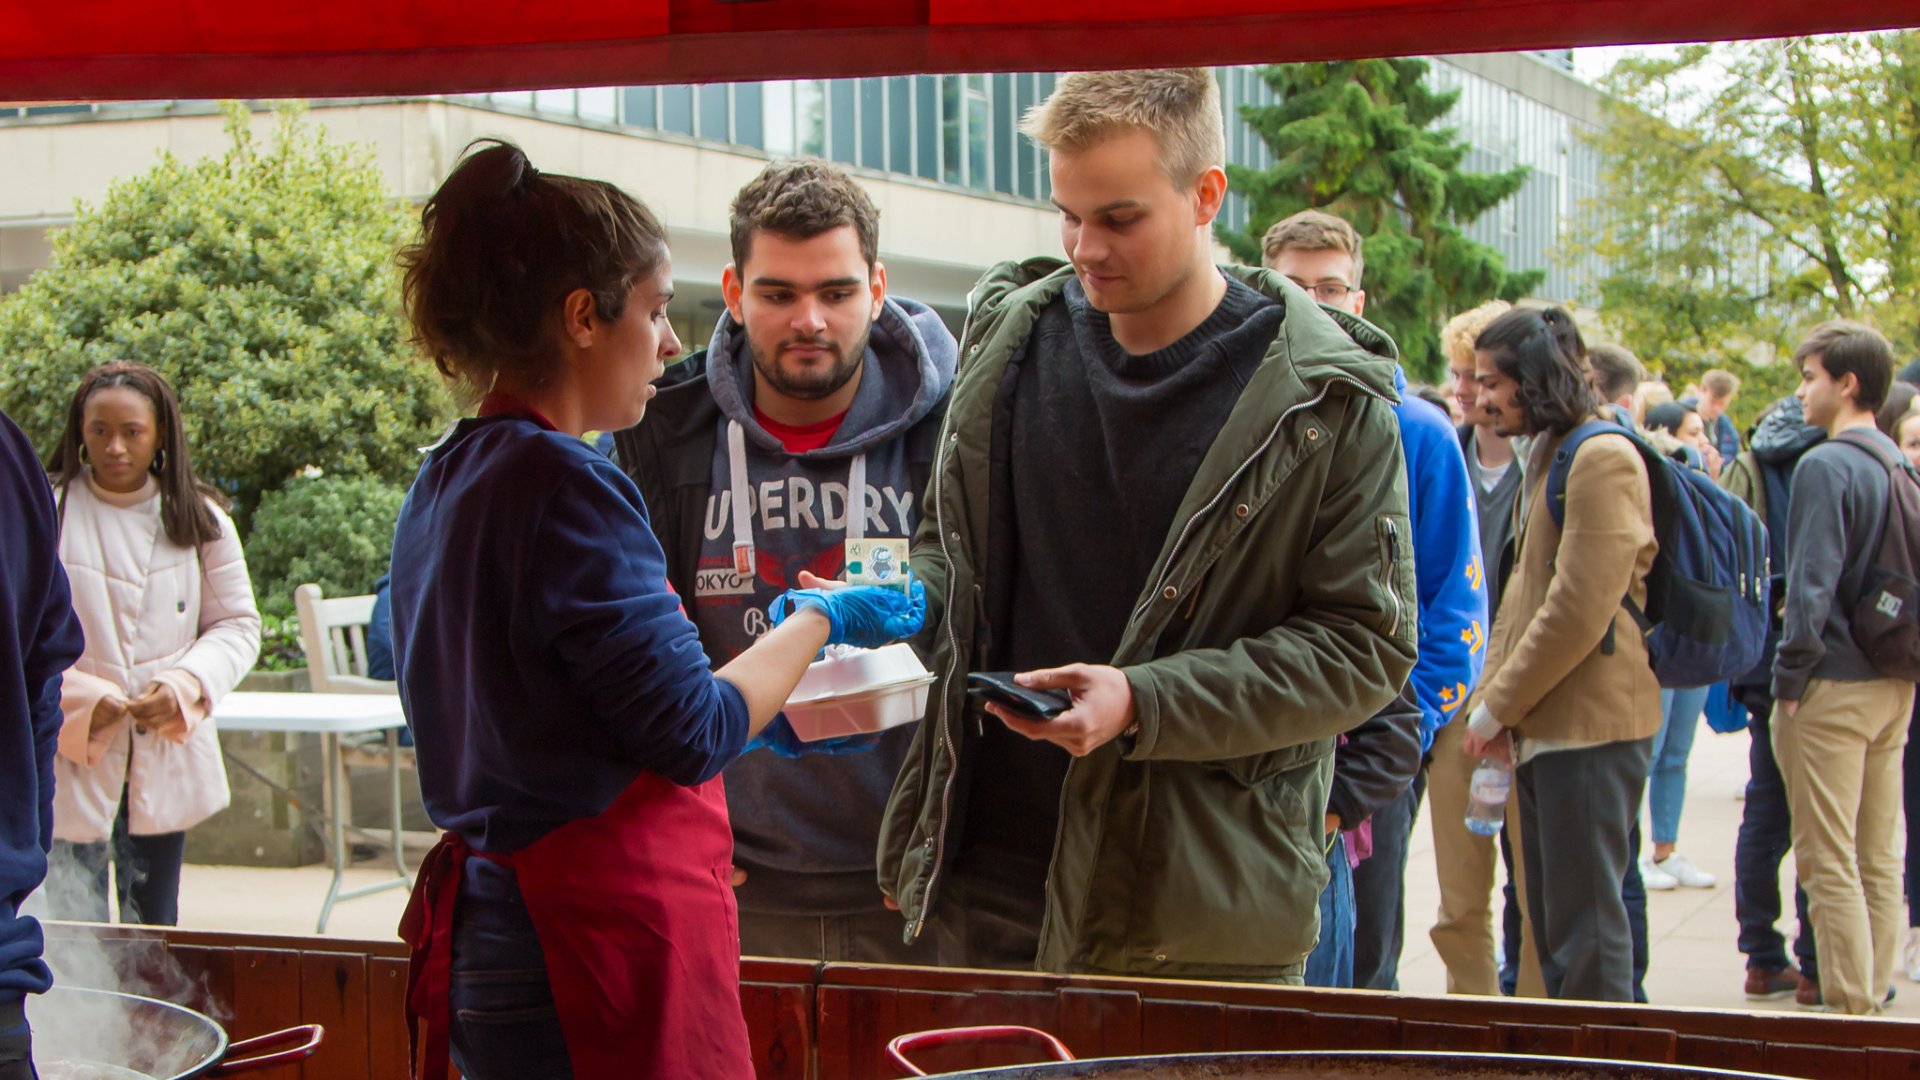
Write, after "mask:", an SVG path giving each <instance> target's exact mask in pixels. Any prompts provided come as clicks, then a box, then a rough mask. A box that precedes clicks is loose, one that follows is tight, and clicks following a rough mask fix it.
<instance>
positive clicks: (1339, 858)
mask: <svg viewBox="0 0 1920 1080" xmlns="http://www.w3.org/2000/svg"><path fill="white" fill-rule="evenodd" d="M1327 873H1328V875H1329V876H1328V878H1327V887H1326V888H1324V889H1322V890H1320V940H1319V941H1318V942H1317V943H1316V944H1315V945H1314V947H1313V952H1312V953H1311V954H1309V955H1308V956H1307V985H1308V986H1322V987H1327V988H1330V989H1337V990H1345V989H1349V988H1351V987H1352V986H1353V868H1352V867H1351V866H1349V865H1348V864H1347V838H1346V837H1345V836H1344V835H1343V834H1341V833H1338V832H1336V833H1334V834H1333V844H1332V846H1331V847H1329V848H1328V849H1327Z"/></svg>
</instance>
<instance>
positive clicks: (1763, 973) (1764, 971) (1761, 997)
mask: <svg viewBox="0 0 1920 1080" xmlns="http://www.w3.org/2000/svg"><path fill="white" fill-rule="evenodd" d="M1799 988H1800V976H1799V975H1797V974H1795V973H1794V971H1793V970H1792V969H1791V968H1777V967H1750V968H1748V969H1747V1000H1748V1001H1779V1000H1780V999H1781V998H1784V997H1786V996H1787V995H1788V994H1791V993H1793V992H1794V991H1795V990H1798V989H1799Z"/></svg>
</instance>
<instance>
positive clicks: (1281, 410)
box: [879, 259, 1470, 979]
mask: <svg viewBox="0 0 1920 1080" xmlns="http://www.w3.org/2000/svg"><path fill="white" fill-rule="evenodd" d="M1223 269H1224V270H1225V272H1227V273H1229V274H1232V275H1234V276H1235V277H1238V278H1240V279H1241V280H1243V281H1245V282H1246V283H1247V284H1248V285H1250V286H1252V287H1253V288H1255V289H1256V290H1259V291H1260V292H1262V293H1265V294H1266V295H1268V296H1271V297H1273V298H1275V299H1276V300H1279V301H1281V302H1282V303H1283V304H1284V305H1285V307H1286V311H1285V314H1284V316H1283V320H1282V322H1281V326H1280V331H1279V333H1278V336H1277V337H1276V339H1275V340H1274V342H1273V345H1272V347H1271V348H1270V349H1268V350H1267V354H1266V357H1265V359H1264V361H1263V362H1262V364H1261V365H1260V367H1259V368H1258V370H1257V372H1256V374H1255V375H1254V376H1253V378H1252V380H1251V381H1250V382H1249V383H1248V385H1247V387H1246V389H1245V391H1244V392H1243V393H1242V395H1241V397H1240V399H1239V402H1238V403H1237V404H1236V405H1235V407H1234V409H1233V411H1232V412H1231V413H1230V414H1229V416H1228V417H1227V420H1226V422H1225V424H1224V426H1223V427H1222V428H1221V430H1220V433H1219V435H1218V436H1217V437H1216V438H1215V440H1214V443H1213V445H1212V447H1211V448H1210V449H1209V450H1208V452H1207V454H1206V456H1205V458H1204V459H1203V460H1202V462H1201V465H1200V467H1199V469H1198V471H1197V472H1196V473H1195V474H1194V477H1193V479H1192V482H1191V484H1190V486H1189V489H1188V491H1187V494H1186V496H1185V498H1184V499H1183V500H1182V502H1181V504H1180V509H1179V511H1178V512H1177V513H1176V514H1175V517H1174V527H1173V529H1172V530H1171V533H1170V535H1169V536H1168V538H1167V541H1166V543H1165V545H1164V546H1163V548H1162V550H1161V554H1160V557H1159V559H1158V561H1157V563H1156V565H1155V567H1154V570H1153V572H1152V575H1151V578H1150V580H1149V581H1147V582H1145V583H1144V584H1143V583H1140V582H1132V581H1128V582H1118V581H1116V582H1115V583H1114V587H1115V588H1122V589H1127V590H1134V589H1142V590H1143V591H1142V592H1141V593H1140V597H1139V601H1138V604H1137V606H1136V607H1135V609H1134V614H1133V617H1132V619H1131V621H1130V622H1129V623H1128V626H1127V629H1126V633H1125V636H1124V638H1123V640H1122V641H1121V644H1120V647H1119V650H1118V652H1117V653H1116V655H1115V656H1114V657H1113V658H1112V663H1113V664H1114V665H1115V666H1117V667H1120V668H1122V669H1124V670H1125V672H1126V674H1127V678H1128V681H1129V682H1130V683H1131V685H1132V688H1133V693H1134V705H1135V714H1136V718H1137V720H1138V731H1137V733H1135V734H1132V735H1129V736H1125V737H1122V738H1121V739H1118V740H1116V741H1114V742H1111V743H1109V744H1107V745H1105V746H1102V747H1100V748H1099V749H1097V750H1095V751H1094V752H1093V753H1091V754H1089V755H1087V756H1086V757H1083V758H1079V759H1076V760H1075V761H1074V762H1073V763H1072V765H1071V766H1070V768H1069V769H1068V772H1067V775H1066V780H1065V782H1064V784H1063V787H1062V790H1061V794H1060V826H1059V832H1058V833H1057V835H1056V837H1055V842H1054V854H1053V863H1052V866H1051V869H1050V871H1049V873H1048V878H1047V901H1046V917H1045V924H1044V926H1043V928H1042V931H1041V940H1040V954H1039V957H1038V967H1039V968H1040V969H1042V970H1048V971H1060V972H1105V973H1126V974H1136V975H1151V976H1162V977H1184V978H1207V977H1227V978H1238V979H1268V978H1276V977H1290V976H1294V975H1296V974H1297V973H1298V970H1299V969H1298V968H1297V967H1296V966H1295V965H1298V964H1300V963H1301V962H1302V961H1304V960H1305V958H1306V956H1307V953H1308V952H1310V951H1311V950H1312V948H1313V944H1314V939H1315V937H1316V934H1317V925H1318V909H1317V906H1316V903H1317V900H1318V897H1319V895H1320V890H1321V888H1322V887H1323V886H1324V885H1325V883H1326V880H1327V870H1326V859H1325V856H1324V846H1323V843H1324V838H1323V836H1322V833H1323V828H1324V825H1323V817H1324V811H1325V808H1326V803H1327V790H1328V785H1329V781H1330V777H1331V775H1332V769H1333V746H1334V741H1335V737H1336V736H1338V735H1339V734H1340V733H1341V732H1344V731H1347V730H1349V729H1351V728H1354V727H1356V726H1358V725H1359V724H1360V723H1361V722H1362V721H1364V720H1366V719H1367V718H1368V717H1369V716H1372V715H1373V714H1374V713H1375V712H1376V711H1378V710H1379V709H1380V707H1381V706H1383V705H1385V704H1386V703H1387V702H1388V701H1390V700H1391V699H1392V698H1393V697H1394V695H1395V693H1396V692H1397V691H1398V690H1399V688H1400V687H1401V686H1402V685H1403V684H1404V683H1405V682H1406V679H1407V675H1408V672H1409V671H1410V670H1411V669H1412V667H1413V662H1414V656H1415V642H1416V640H1417V635H1418V628H1417V626H1416V617H1417V616H1416V610H1415V605H1416V597H1417V593H1416V591H1415V588H1414V570H1413V553H1412V548H1411V538H1412V536H1413V532H1412V530H1411V528H1410V527H1409V525H1408V518H1407V487H1406V466H1405V463H1404V458H1403V457H1402V455H1401V450H1400V438H1399V427H1398V422H1397V421H1396V420H1395V419H1394V415H1393V412H1392V409H1391V403H1392V402H1393V401H1395V400H1396V397H1395V391H1394V380H1393V375H1394V346H1393V343H1392V342H1391V341H1390V340H1389V339H1388V338H1387V336H1386V335H1385V334H1383V333H1381V332H1380V331H1379V330H1378V329H1376V328H1374V327H1373V326H1372V325H1370V324H1368V323H1366V322H1364V321H1362V320H1360V319H1356V318H1352V317H1349V316H1347V315H1344V314H1340V313H1334V312H1332V311H1330V310H1328V309H1325V308H1322V307H1320V306H1319V305H1317V304H1315V303H1314V302H1313V301H1312V300H1311V299H1310V298H1309V297H1308V296H1307V294H1306V293H1304V292H1302V291H1301V290H1300V289H1298V288H1296V287H1295V286H1293V285H1292V284H1291V283H1289V282H1287V281H1286V280H1285V279H1283V278H1280V277H1279V276H1277V275H1274V274H1271V273H1268V272H1267V271H1264V270H1256V269H1249V268H1244V267H1225V268H1223ZM1071 275H1072V270H1071V269H1070V268H1068V267H1066V266H1065V265H1064V264H1062V263H1061V262H1060V261H1059V260H1055V259H1034V260H1030V261H1027V262H1023V263H1006V264H1002V265H1000V266H997V267H995V268H994V269H992V270H990V271H988V273H987V275H986V277H984V278H983V279H982V280H981V282H980V284H979V285H978V286H976V288H975V290H974V293H973V296H972V297H971V302H970V308H971V310H970V313H969V317H968V325H967V329H966V330H965V332H964V333H963V340H962V342H961V348H962V353H961V361H960V365H961V366H960V372H959V375H958V377H957V379H956V381H955V383H954V387H953V391H952V397H951V399H950V404H949V409H948V413H947V419H946V423H945V427H944V429H943V431H942V432H941V435H940V441H939V445H938V448H937V455H938V456H937V458H936V461H935V466H934V471H933V481H932V484H931V486H930V487H929V489H928V491H927V493H926V496H925V498H926V499H927V500H928V509H927V510H926V511H925V512H924V513H923V515H922V520H921V524H920V527H919V530H918V533H917V535H916V536H915V538H914V546H913V568H914V572H915V573H916V574H917V575H918V576H919V577H920V578H921V580H923V581H924V582H925V583H926V587H927V594H928V599H929V608H928V629H927V631H926V633H925V635H924V636H923V638H922V641H921V644H922V645H923V647H924V651H925V653H926V655H928V656H929V658H930V664H929V666H930V667H931V668H932V670H933V671H934V673H935V674H936V675H937V676H938V677H939V682H938V683H937V684H936V685H935V687H934V692H933V695H932V697H931V698H930V699H929V703H928V708H927V714H926V717H925V718H924V719H923V720H922V722H921V724H920V726H919V729H918V731H917V733H916V736H915V740H914V743H913V748H912V750H911V751H910V752H909V753H908V755H907V760H906V763H905V765H904V766H903V767H902V770H901V772H900V776H899V779H898V780H897V781H896V782H895V784H894V790H893V796H892V798H891V800H890V801H889V804H888V807H887V814H886V820H885V824H884V825H883V827H882V830H881V836H880V850H879V873H880V887H881V890H882V891H883V892H885V893H886V894H887V895H888V896H890V897H892V898H894V899H895V900H896V901H897V902H898V903H899V905H900V907H901V911H902V913H903V915H904V916H905V917H906V920H907V931H906V932H907V937H908V939H909V940H911V939H912V938H913V937H915V936H917V935H918V934H919V933H920V932H921V930H922V928H923V927H924V925H925V922H926V920H927V919H928V918H929V917H930V915H932V914H933V912H934V911H935V909H936V907H937V897H938V894H939V888H940V879H941V876H942V875H943V874H944V873H946V872H947V870H948V868H949V866H948V864H949V863H950V861H951V859H952V857H953V853H954V852H955V851H956V850H957V848H958V845H959V842H960V839H961V833H962V831H963V830H964V827H965V825H964V822H965V807H964V805H963V803H964V801H965V798H966V793H967V790H968V783H967V778H966V776H965V770H966V768H967V756H968V752H969V750H970V749H971V746H972V740H973V739H974V738H976V737H977V735H976V733H977V732H979V731H980V730H981V728H980V726H979V725H980V724H981V723H982V719H981V718H982V717H983V716H984V714H983V713H981V712H978V711H977V707H976V711H971V712H970V711H969V708H970V706H969V701H968V699H967V697H966V693H965V679H966V675H967V672H968V671H969V670H970V668H971V666H972V664H973V662H974V659H975V657H976V656H977V655H979V653H980V652H981V649H982V646H983V642H984V641H985V639H986V637H987V635H988V634H989V633H990V628H988V627H986V626H984V625H982V623H983V621H984V620H983V618H982V614H983V610H984V596H985V583H986V582H987V581H988V579H989V576H990V575H992V574H996V573H999V574H1004V573H1007V572H1008V568H1006V567H1003V566H990V565H988V563H989V557H988V552H989V551H990V550H991V546H990V544H989V538H990V537H992V536H994V535H996V531H997V530H996V524H995V522H993V521H992V520H990V517H991V515H990V513H989V509H988V508H989V506H990V505H993V502H992V499H991V494H990V493H991V489H992V485H993V484H994V482H995V481H994V480H993V477H994V475H995V471H996V465H995V463H994V462H993V461H992V457H991V447H992V443H993V437H992V436H993V432H992V427H993V425H994V424H995V423H996V422H1004V417H1005V416H1006V415H1007V412H1006V410H1007V409H1008V408H1010V405H1011V395H1012V387H1013V385H1014V383H1015V378H1014V375H1015V374H1016V373H1017V369H1014V368H1013V367H1012V365H1016V364H1018V363H1020V362H1022V357H1023V355H1024V354H1025V352H1026V349H1025V344H1026V341H1027V338H1028V336H1029V334H1030V332H1031V331H1032V328H1033V325H1034V322H1035V320H1036V318H1037V317H1038V316H1039V314H1040V312H1041V311H1042V310H1043V309H1045V307H1046V306H1047V305H1048V304H1051V303H1055V302H1059V301H1060V297H1061V293H1062V290H1063V288H1064V287H1065V284H1066V282H1067V280H1068V279H1069V278H1070V277H1071ZM996 417H998V418H1002V419H1001V420H999V421H997V420H996ZM1035 466H1036V463H1030V462H1020V463H1014V464H1012V465H1011V466H1010V465H1008V464H1007V463H1005V462H1002V463H1000V465H999V466H998V468H1000V469H1003V470H1004V469H1007V468H1010V467H1020V468H1027V467H1035ZM1003 475H1004V474H1003ZM1460 512H1461V513H1468V512H1470V511H1469V508H1467V507H1464V506H1463V507H1461V508H1460ZM1098 546H1099V537H1098V532H1097V526H1095V525H1094V524H1093V523H1089V528H1088V547H1089V550H1090V551H1096V550H1097V549H1098ZM1062 602H1063V603H1070V602H1071V598H1070V597H1068V598H1062ZM985 722H987V723H997V721H995V720H992V719H991V718H990V717H989V718H987V719H986V720H985Z"/></svg>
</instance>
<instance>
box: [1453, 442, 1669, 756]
mask: <svg viewBox="0 0 1920 1080" xmlns="http://www.w3.org/2000/svg"><path fill="white" fill-rule="evenodd" d="M1564 438H1565V437H1564V436H1560V435H1546V434H1543V435H1541V436H1540V437H1538V438H1536V439H1535V440H1534V444H1533V450H1532V453H1531V455H1530V460H1529V462H1528V470H1527V487H1526V492H1525V499H1524V501H1523V502H1522V504H1521V505H1522V506H1523V507H1524V508H1525V509H1524V513H1525V520H1524V521H1523V522H1522V523H1521V529H1520V531H1519V534H1518V535H1519V537H1520V541H1519V552H1518V554H1517V556H1516V558H1515V564H1514V568H1513V576H1512V577H1511V578H1509V579H1508V581H1507V585H1506V589H1505V591H1504V592H1503V593H1502V594H1501V600H1500V611H1499V614H1498V615H1497V616H1496V617H1495V618H1494V622H1493V636H1492V637H1491V638H1490V639H1489V641H1488V644H1487V667H1486V673H1485V674H1484V675H1483V676H1482V677H1481V679H1480V690H1479V694H1478V697H1477V700H1478V701H1479V702H1480V703H1482V704H1485V705H1486V707H1487V710H1488V711H1489V712H1491V713H1492V714H1493V716H1494V718H1495V719H1496V720H1499V721H1500V722H1501V723H1502V724H1504V725H1506V726H1507V727H1510V728H1513V729H1515V731H1516V733H1517V734H1518V735H1519V736H1520V737H1521V738H1523V739H1552V740H1557V741H1572V742H1590V743H1600V742H1616V741H1621V740H1627V739H1644V738H1647V737H1649V736H1651V735H1653V734H1654V733H1655V732H1656V731H1658V730H1659V729H1660V684H1659V683H1658V682H1657V681H1656V680H1655V679H1654V676H1653V668H1652V667H1651V666H1650V665H1649V664H1648V662H1647V647H1646V642H1645V640H1644V639H1643V638H1642V637H1641V636H1640V630H1639V627H1638V626H1637V625H1636V624H1635V622H1634V620H1633V617H1632V616H1631V615H1629V614H1628V613H1627V610H1626V608H1625V607H1624V606H1623V605H1622V604H1621V598H1622V597H1623V596H1626V595H1629V590H1631V592H1630V594H1631V595H1632V597H1633V599H1634V601H1635V602H1636V603H1638V604H1641V605H1645V603H1646V600H1647V571H1648V570H1649V569H1650V568H1651V567H1652V566H1653V557H1654V555H1655V554H1656V553H1657V552H1658V551H1659V544H1658V542H1657V541H1656V540H1655V539H1654V535H1653V509H1652V496H1651V494H1650V489H1649V487H1648V482H1647V466H1646V462H1644V461H1642V460H1641V458H1640V454H1639V452H1638V451H1637V450H1635V449H1634V448H1633V446H1632V445H1630V444H1629V443H1628V442H1627V440H1626V439H1624V438H1622V437H1619V436H1617V435H1599V436H1595V437H1594V438H1591V439H1589V440H1587V441H1586V442H1585V443H1584V444H1583V445H1582V446H1581V447H1580V452H1579V453H1578V454H1577V455H1575V457H1574V460H1573V467H1572V469H1571V470H1570V471H1569V472H1568V474H1567V497H1566V502H1567V505H1566V523H1567V525H1566V531H1565V533H1564V534H1563V533H1562V532H1561V530H1560V529H1559V528H1558V527H1557V526H1555V525H1554V523H1553V515H1552V513H1551V512H1550V511H1549V509H1548V507H1547V505H1546V485H1547V470H1548V467H1549V466H1550V465H1551V464H1552V462H1553V457H1554V454H1555V453H1557V452H1558V451H1559V449H1560V444H1561V443H1562V442H1563V441H1564ZM1610 629H1611V636H1610V640H1609V630H1610Z"/></svg>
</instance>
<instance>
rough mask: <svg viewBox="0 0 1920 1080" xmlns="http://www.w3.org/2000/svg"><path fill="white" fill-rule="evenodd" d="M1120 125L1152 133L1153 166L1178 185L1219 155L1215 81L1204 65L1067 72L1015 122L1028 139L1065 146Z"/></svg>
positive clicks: (1221, 131) (1221, 135)
mask: <svg viewBox="0 0 1920 1080" xmlns="http://www.w3.org/2000/svg"><path fill="white" fill-rule="evenodd" d="M1127 128H1139V129H1141V130H1143V131H1146V132H1148V133H1149V134H1151V135H1152V136H1153V138H1154V141H1155V142H1157V143H1159V144H1160V168H1161V171H1163V172H1165V173H1166V174H1167V177H1168V178H1169V179H1171V180H1172V181H1173V182H1174V184H1175V185H1176V186H1179V187H1185V186H1187V185H1188V184H1191V183H1193V182H1194V181H1195V180H1198V179H1199V178H1200V174H1201V173H1204V172H1206V171H1207V170H1208V169H1210V168H1212V167H1214V166H1216V165H1221V164H1224V163H1225V162H1226V159H1227V137H1226V124H1225V122H1224V121H1223V120H1222V118H1221V112H1220V84H1218V83H1216V82H1215V81H1214V79H1213V72H1212V71H1210V70H1208V69H1206V68H1172V69H1167V70H1139V71H1078V72H1074V73H1073V74H1071V75H1066V76H1062V77H1061V79H1060V82H1059V83H1058V84H1057V85H1056V86H1055V87H1054V88H1053V93H1052V94H1049V95H1048V96H1047V100H1045V101H1043V102H1041V103H1040V104H1038V105H1035V106H1034V107H1033V108H1031V109H1029V110H1027V115H1026V117H1025V118H1024V119H1023V120H1021V122H1020V131H1021V132H1022V133H1023V134H1025V135H1026V136H1027V137H1029V138H1031V139H1032V140H1033V141H1034V142H1037V143H1039V144H1040V145H1041V146H1044V147H1046V148H1047V149H1048V150H1052V151H1066V152H1068V153H1072V152H1075V151H1079V150H1085V149H1086V148H1087V147H1089V146H1092V145H1094V144H1095V143H1097V142H1100V141H1101V140H1103V139H1105V138H1107V137H1109V136H1111V135H1114V134H1117V133H1119V132H1121V131H1123V130H1125V129H1127Z"/></svg>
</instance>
